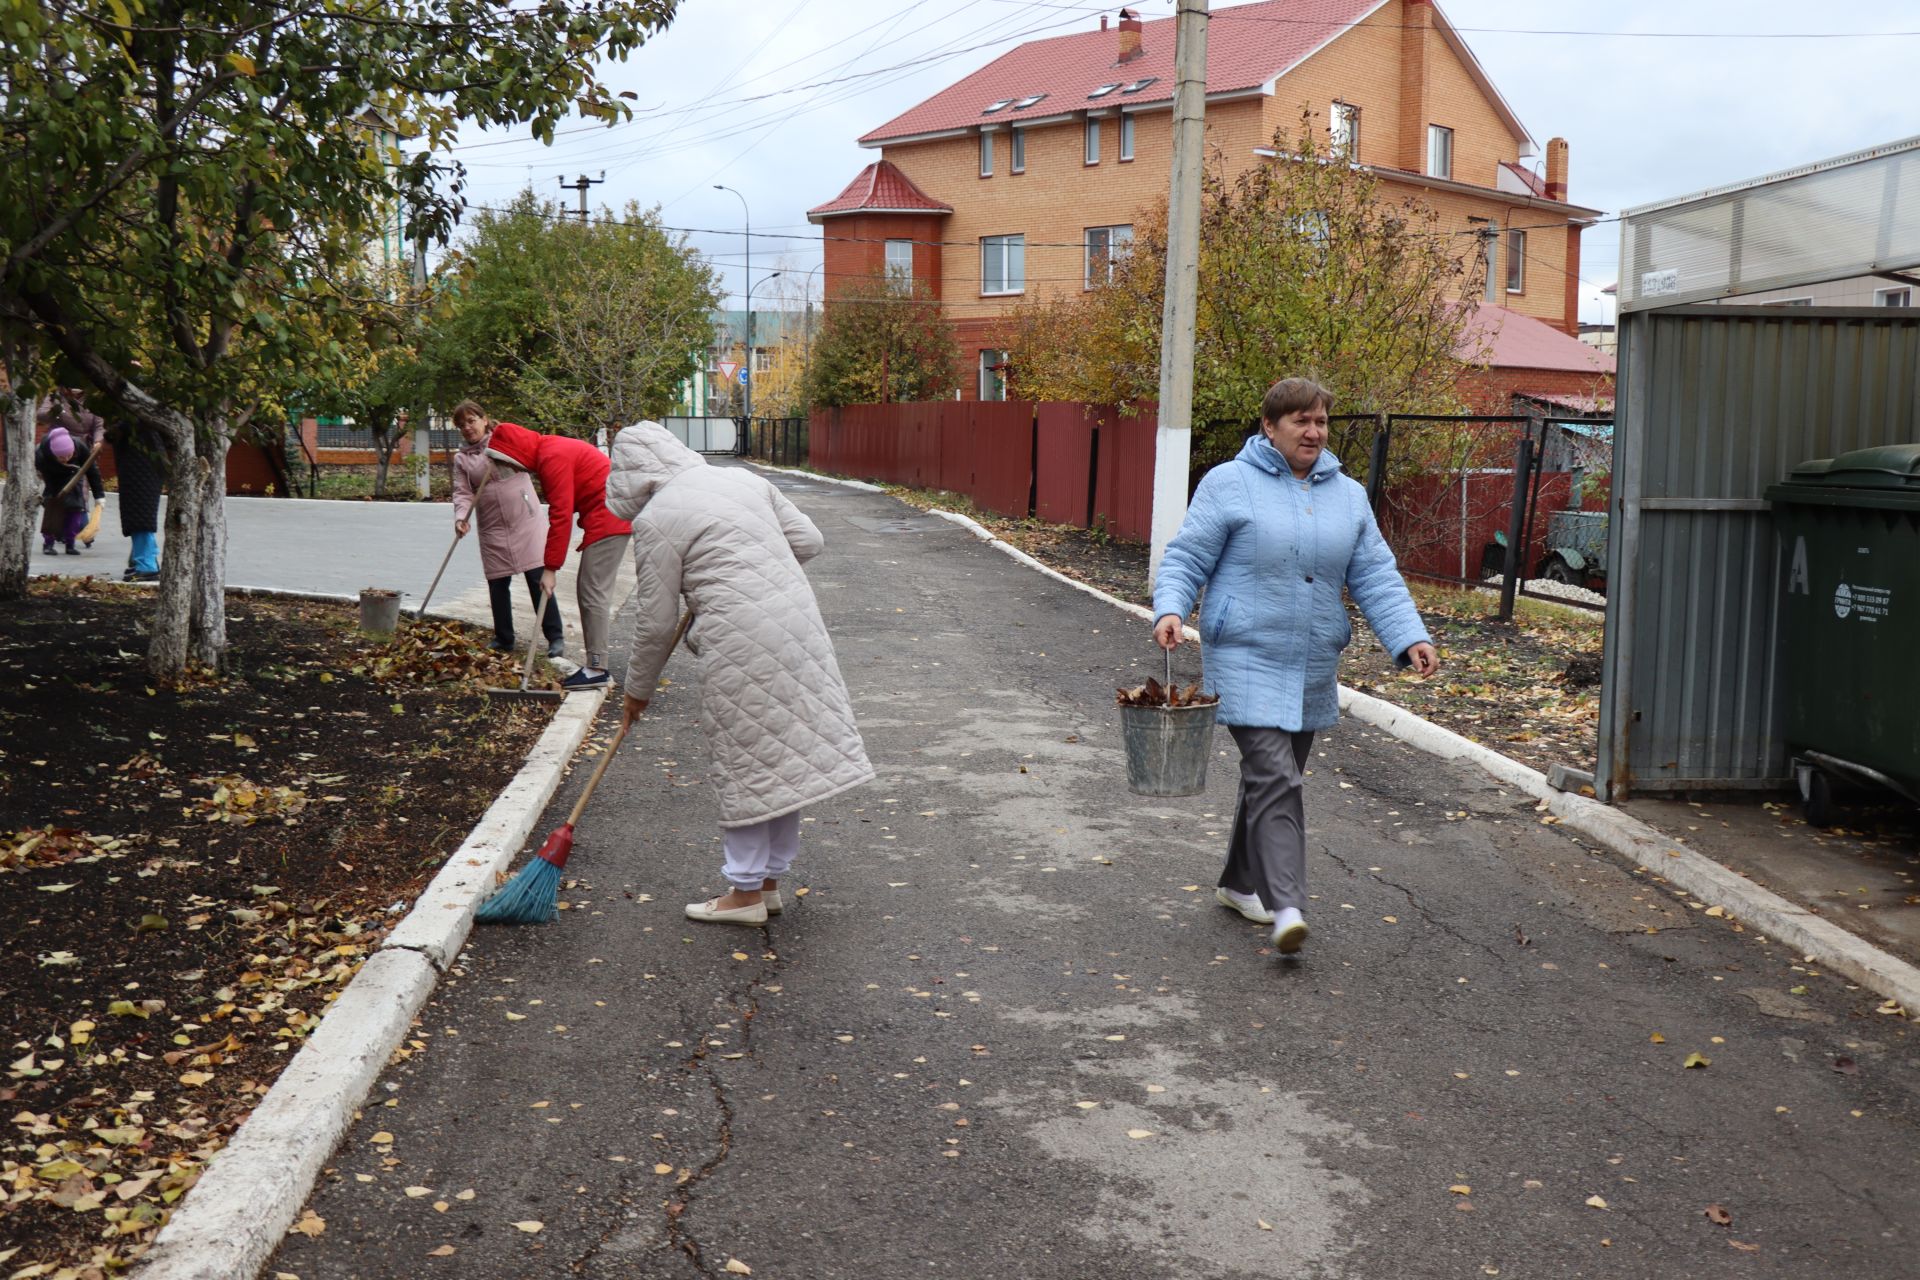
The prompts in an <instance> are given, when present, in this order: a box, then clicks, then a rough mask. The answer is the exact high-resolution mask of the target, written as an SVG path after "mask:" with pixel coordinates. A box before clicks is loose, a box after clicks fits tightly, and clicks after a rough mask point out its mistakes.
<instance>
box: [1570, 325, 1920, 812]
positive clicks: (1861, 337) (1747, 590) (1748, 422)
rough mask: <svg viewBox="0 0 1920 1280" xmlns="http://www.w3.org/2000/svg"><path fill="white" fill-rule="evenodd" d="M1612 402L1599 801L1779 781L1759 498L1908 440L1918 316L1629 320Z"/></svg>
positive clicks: (1917, 420) (1913, 416) (1918, 436)
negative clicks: (1869, 450)
mask: <svg viewBox="0 0 1920 1280" xmlns="http://www.w3.org/2000/svg"><path fill="white" fill-rule="evenodd" d="M1619 396H1620V399H1619V404H1618V406H1617V417H1618V424H1619V425H1618V432H1617V436H1616V440H1615V447H1616V465H1615V471H1614V481H1613V511H1614V523H1615V527H1616V533H1615V536H1614V537H1613V538H1612V540H1611V545H1610V547H1609V551H1608V558H1609V564H1608V569H1609V572H1608V580H1609V592H1608V596H1609V604H1610V608H1609V610H1608V616H1607V629H1606V662H1605V676H1604V680H1605V685H1604V696H1603V698H1602V704H1601V713H1600V777H1599V780H1600V782H1601V783H1602V784H1603V785H1604V787H1605V788H1606V794H1607V795H1608V796H1609V797H1610V798H1612V799H1616V800H1618V799H1623V798H1625V797H1626V796H1627V795H1629V794H1631V793H1632V792H1635V791H1640V792H1653V791H1685V790H1699V789H1710V788H1723V789H1724V788H1738V787H1772V786H1782V785H1785V783H1786V781H1787V776H1788V775H1787V760H1786V749H1785V744H1784V743H1783V742H1782V741H1781V738H1780V733H1779V724H1778V718H1777V717H1778V706H1779V697H1780V689H1781V681H1783V680H1787V679H1794V678H1799V677H1800V674H1801V673H1796V672H1789V671H1782V670H1781V669H1780V662H1779V657H1778V652H1777V642H1776V635H1775V606H1776V600H1777V595H1778V577H1779V572H1780V570H1779V564H1780V560H1779V548H1778V544H1777V540H1776V538H1775V535H1774V532H1773V527H1772V521H1771V515H1770V512H1769V509H1768V507H1767V504H1766V502H1765V501H1764V500H1763V499H1762V497H1761V494H1762V492H1763V491H1764V490H1765V488H1766V486H1767V485H1769V484H1771V483H1773V482H1774V481H1777V480H1780V479H1783V478H1785V476H1786V475H1787V473H1788V471H1789V470H1791V469H1792V468H1793V467H1794V466H1796V465H1797V464H1799V463H1801V462H1803V461H1806V460H1807V459H1810V458H1824V457H1832V456H1834V455H1836V454H1840V453H1845V452H1848V451H1849V450H1852V449H1861V448H1866V447H1868V446H1870V445H1877V444H1891V443H1900V442H1920V313H1916V312H1914V311H1908V310H1905V309H1900V308H1874V309H1850V308H1825V307H1792V308H1758V307H1752V308H1734V307H1718V306H1713V307H1685V308H1675V309H1673V310H1668V311H1643V312H1637V313H1628V314H1626V315H1623V316H1622V317H1621V320H1620V376H1619ZM1809 678H1817V675H1814V676H1812V677H1809Z"/></svg>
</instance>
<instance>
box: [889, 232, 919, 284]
mask: <svg viewBox="0 0 1920 1280" xmlns="http://www.w3.org/2000/svg"><path fill="white" fill-rule="evenodd" d="M887 278H888V279H889V280H911V279H913V241H911V240H889V241H887Z"/></svg>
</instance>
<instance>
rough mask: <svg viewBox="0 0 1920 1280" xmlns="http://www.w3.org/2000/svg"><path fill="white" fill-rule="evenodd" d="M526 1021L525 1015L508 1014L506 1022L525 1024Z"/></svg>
mask: <svg viewBox="0 0 1920 1280" xmlns="http://www.w3.org/2000/svg"><path fill="white" fill-rule="evenodd" d="M526 1020H527V1015H526V1014H524V1013H509V1014H508V1015H507V1021H508V1022H525V1021H526Z"/></svg>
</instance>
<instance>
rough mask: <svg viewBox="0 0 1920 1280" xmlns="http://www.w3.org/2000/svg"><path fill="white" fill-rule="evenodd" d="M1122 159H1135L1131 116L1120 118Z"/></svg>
mask: <svg viewBox="0 0 1920 1280" xmlns="http://www.w3.org/2000/svg"><path fill="white" fill-rule="evenodd" d="M1120 158H1121V159H1122V160H1131V159H1133V117H1132V116H1130V115H1126V116H1121V117H1120Z"/></svg>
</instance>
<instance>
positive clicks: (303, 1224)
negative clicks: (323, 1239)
mask: <svg viewBox="0 0 1920 1280" xmlns="http://www.w3.org/2000/svg"><path fill="white" fill-rule="evenodd" d="M326 1229H327V1220H326V1219H325V1218H323V1217H321V1216H320V1215H319V1214H317V1213H315V1212H314V1211H313V1210H311V1209H308V1210H307V1211H306V1212H304V1213H302V1214H301V1215H300V1221H298V1222H296V1223H294V1224H293V1230H295V1231H298V1232H299V1233H300V1234H301V1235H303V1236H306V1237H308V1238H309V1239H312V1238H315V1237H317V1236H319V1235H320V1233H321V1232H323V1231H325V1230H326Z"/></svg>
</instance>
